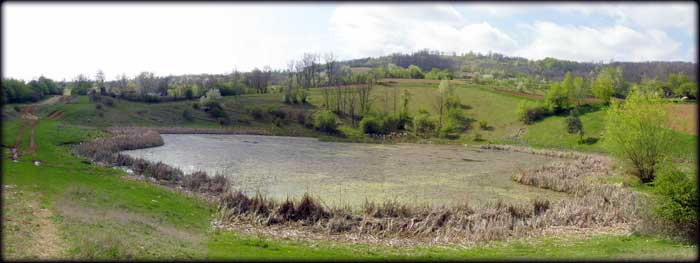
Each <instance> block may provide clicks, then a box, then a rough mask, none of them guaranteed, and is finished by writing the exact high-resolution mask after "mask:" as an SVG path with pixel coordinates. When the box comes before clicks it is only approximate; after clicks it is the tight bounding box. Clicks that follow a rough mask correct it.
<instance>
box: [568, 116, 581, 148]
mask: <svg viewBox="0 0 700 263" xmlns="http://www.w3.org/2000/svg"><path fill="white" fill-rule="evenodd" d="M566 131H567V132H568V133H569V134H577V133H578V135H579V142H581V141H583V123H582V122H581V119H580V118H579V117H578V111H577V110H572V111H571V112H570V114H569V116H568V117H566Z"/></svg>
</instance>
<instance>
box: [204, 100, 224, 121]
mask: <svg viewBox="0 0 700 263" xmlns="http://www.w3.org/2000/svg"><path fill="white" fill-rule="evenodd" d="M204 106H205V107H206V112H207V113H209V116H211V117H214V118H228V114H226V111H225V110H224V108H223V107H222V106H221V103H219V102H216V101H209V102H207V103H206V104H205V105H204Z"/></svg>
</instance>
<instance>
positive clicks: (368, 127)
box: [360, 115, 384, 134]
mask: <svg viewBox="0 0 700 263" xmlns="http://www.w3.org/2000/svg"><path fill="white" fill-rule="evenodd" d="M382 126H383V123H382V120H381V119H379V118H377V117H374V116H372V115H366V116H364V117H362V120H361V121H360V128H361V129H362V132H363V133H365V134H380V133H383V132H384V130H383V128H382Z"/></svg>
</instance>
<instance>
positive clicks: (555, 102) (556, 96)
mask: <svg viewBox="0 0 700 263" xmlns="http://www.w3.org/2000/svg"><path fill="white" fill-rule="evenodd" d="M565 88H566V87H564V86H563V85H562V83H559V82H555V83H552V85H551V86H550V88H549V90H548V91H547V96H546V98H545V104H546V105H547V108H548V109H549V111H552V112H562V111H564V110H566V109H568V108H569V91H568V90H566V89H565Z"/></svg>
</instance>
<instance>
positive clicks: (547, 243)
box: [208, 232, 695, 261]
mask: <svg viewBox="0 0 700 263" xmlns="http://www.w3.org/2000/svg"><path fill="white" fill-rule="evenodd" d="M208 248H209V255H208V258H209V259H213V260H223V259H231V258H236V259H240V260H284V259H290V258H296V259H302V258H303V259H305V260H340V259H342V260H420V261H434V260H525V259H527V260H536V259H547V260H572V259H576V260H613V259H618V260H619V259H681V260H688V259H691V258H693V257H695V247H694V246H692V245H683V244H679V243H675V242H672V241H667V240H664V239H659V238H654V237H649V236H639V235H631V236H606V235H603V236H596V237H593V238H590V239H589V238H577V237H574V236H566V237H558V238H555V237H545V238H536V239H533V240H529V241H512V242H492V243H490V244H486V245H479V246H476V247H474V248H470V249H462V248H456V247H451V246H431V247H418V248H397V247H389V246H383V245H376V246H372V245H366V244H352V245H337V244H335V245H332V244H327V243H324V242H317V243H314V246H313V247H310V246H309V244H308V243H305V242H297V241H274V240H270V239H266V238H261V237H242V236H237V235H235V234H232V233H226V232H215V233H214V234H213V235H212V237H211V238H210V243H209V246H208Z"/></svg>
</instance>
